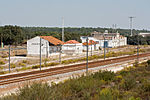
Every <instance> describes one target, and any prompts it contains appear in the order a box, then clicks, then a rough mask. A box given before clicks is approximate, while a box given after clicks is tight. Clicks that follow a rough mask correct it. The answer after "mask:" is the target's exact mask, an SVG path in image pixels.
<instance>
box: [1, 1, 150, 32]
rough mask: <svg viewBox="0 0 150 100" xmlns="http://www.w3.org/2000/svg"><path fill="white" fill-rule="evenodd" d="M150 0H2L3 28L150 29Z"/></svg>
mask: <svg viewBox="0 0 150 100" xmlns="http://www.w3.org/2000/svg"><path fill="white" fill-rule="evenodd" d="M149 5H150V0H0V25H2V26H4V25H18V26H35V27H38V26H41V27H61V25H62V17H64V24H65V27H110V28H111V27H112V25H113V24H116V25H117V28H129V18H128V17H129V16H134V17H136V18H134V19H133V28H135V29H147V30H150V21H149V19H150V6H149Z"/></svg>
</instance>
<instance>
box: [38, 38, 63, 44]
mask: <svg viewBox="0 0 150 100" xmlns="http://www.w3.org/2000/svg"><path fill="white" fill-rule="evenodd" d="M40 37H41V38H42V39H44V40H47V41H49V42H50V43H52V44H54V45H59V44H64V42H63V41H61V40H59V39H57V38H55V37H53V36H40Z"/></svg>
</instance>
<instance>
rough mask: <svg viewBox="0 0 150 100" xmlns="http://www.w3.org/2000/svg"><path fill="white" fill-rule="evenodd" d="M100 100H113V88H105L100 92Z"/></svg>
mask: <svg viewBox="0 0 150 100" xmlns="http://www.w3.org/2000/svg"><path fill="white" fill-rule="evenodd" d="M99 100H113V95H112V92H111V89H109V88H105V89H103V90H102V91H101V92H100V97H99Z"/></svg>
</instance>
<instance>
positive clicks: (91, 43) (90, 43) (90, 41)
mask: <svg viewBox="0 0 150 100" xmlns="http://www.w3.org/2000/svg"><path fill="white" fill-rule="evenodd" d="M82 44H83V45H87V43H86V42H84V43H82ZM93 44H97V43H96V42H95V41H93V40H89V43H88V45H93Z"/></svg>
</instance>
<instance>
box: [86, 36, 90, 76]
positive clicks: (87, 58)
mask: <svg viewBox="0 0 150 100" xmlns="http://www.w3.org/2000/svg"><path fill="white" fill-rule="evenodd" d="M86 47H87V49H86V74H87V75H88V51H89V47H88V36H87V38H86Z"/></svg>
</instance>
